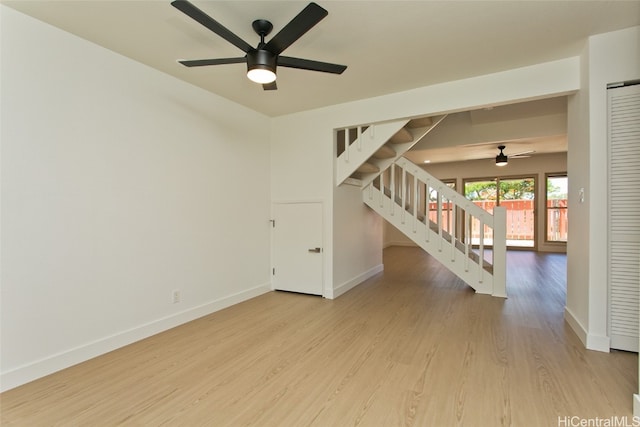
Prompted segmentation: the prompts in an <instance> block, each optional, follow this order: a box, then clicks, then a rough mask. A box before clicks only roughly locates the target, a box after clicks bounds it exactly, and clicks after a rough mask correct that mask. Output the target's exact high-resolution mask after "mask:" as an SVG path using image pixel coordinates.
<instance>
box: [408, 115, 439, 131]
mask: <svg viewBox="0 0 640 427" xmlns="http://www.w3.org/2000/svg"><path fill="white" fill-rule="evenodd" d="M432 124H433V119H432V118H431V117H418V118H416V119H412V120H411V121H410V122H409V123H407V127H410V128H412V129H414V128H424V127H427V126H431V125H432Z"/></svg>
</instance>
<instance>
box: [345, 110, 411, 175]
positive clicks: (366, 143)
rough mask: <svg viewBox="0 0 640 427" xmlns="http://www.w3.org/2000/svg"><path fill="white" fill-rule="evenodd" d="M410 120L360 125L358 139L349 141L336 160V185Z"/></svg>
mask: <svg viewBox="0 0 640 427" xmlns="http://www.w3.org/2000/svg"><path fill="white" fill-rule="evenodd" d="M408 122H409V120H396V121H393V122H385V123H376V124H372V125H369V126H366V128H365V127H358V128H357V129H358V136H357V138H356V140H355V141H353V142H352V143H349V142H348V141H347V143H346V144H345V145H346V149H345V151H344V152H343V153H342V154H340V156H339V157H338V158H337V160H336V168H335V169H336V185H340V184H342V183H343V182H344V181H345V180H346V179H347V178H349V177H350V176H351V175H352V174H353V173H354V172H355V171H356V170H357V169H358V168H359V167H360V166H362V164H364V163H365V162H366V161H367V160H368V159H369V158H370V157H371V156H373V154H374V153H375V152H376V151H378V149H379V148H380V147H382V146H383V145H384V144H385V143H386V142H387V141H388V140H389V139H390V138H391V137H392V136H393V135H395V134H396V132H398V131H399V130H400V129H402V128H403V127H404V126H405V125H406V124H407V123H408ZM362 129H364V130H362ZM348 131H349V129H346V132H345V138H349V132H348Z"/></svg>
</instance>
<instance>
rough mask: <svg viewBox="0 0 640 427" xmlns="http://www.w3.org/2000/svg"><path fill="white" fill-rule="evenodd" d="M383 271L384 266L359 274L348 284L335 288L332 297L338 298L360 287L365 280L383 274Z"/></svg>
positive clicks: (380, 265)
mask: <svg viewBox="0 0 640 427" xmlns="http://www.w3.org/2000/svg"><path fill="white" fill-rule="evenodd" d="M383 270H384V265H383V264H378V265H376V266H375V267H373V268H371V269H369V270H368V271H365V272H364V273H362V274H359V275H358V276H356V277H354V278H353V279H351V280H348V281H347V282H345V283H343V284H342V285H339V286H338V287H336V288H334V290H333V295H332V297H333V298H338V297H339V296H340V295H342V294H344V293H346V292H348V291H350V290H351V289H353V288H355V287H356V286H358V285H359V284H360V283H362V282H364V281H365V280H367V279H369V278H370V277H373V276H375V275H376V274H378V273H380V272H382V271H383ZM333 298H332V299H333Z"/></svg>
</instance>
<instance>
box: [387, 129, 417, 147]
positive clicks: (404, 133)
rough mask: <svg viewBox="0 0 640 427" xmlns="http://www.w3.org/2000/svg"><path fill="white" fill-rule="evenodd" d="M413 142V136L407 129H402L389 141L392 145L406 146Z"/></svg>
mask: <svg viewBox="0 0 640 427" xmlns="http://www.w3.org/2000/svg"><path fill="white" fill-rule="evenodd" d="M411 141H413V135H412V134H411V132H410V131H409V130H408V129H407V128H402V129H400V130H399V131H398V132H396V133H395V134H394V135H393V136H392V137H391V139H389V142H390V143H391V144H404V143H406V142H411Z"/></svg>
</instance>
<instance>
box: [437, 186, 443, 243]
mask: <svg viewBox="0 0 640 427" xmlns="http://www.w3.org/2000/svg"><path fill="white" fill-rule="evenodd" d="M441 191H442V188H440V187H438V191H437V192H436V194H437V196H438V236H440V239H439V245H440V247H439V248H438V251H439V252H442V196H441Z"/></svg>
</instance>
